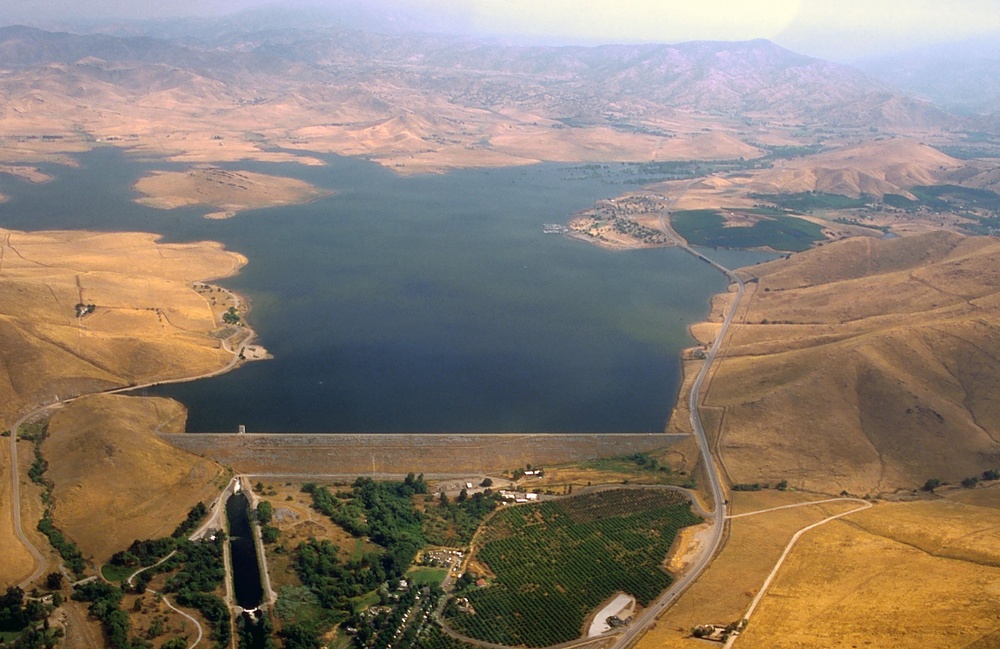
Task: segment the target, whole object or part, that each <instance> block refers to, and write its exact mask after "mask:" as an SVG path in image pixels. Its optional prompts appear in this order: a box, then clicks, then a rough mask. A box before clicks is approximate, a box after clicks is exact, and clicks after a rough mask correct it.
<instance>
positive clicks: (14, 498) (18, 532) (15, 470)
mask: <svg viewBox="0 0 1000 649" xmlns="http://www.w3.org/2000/svg"><path fill="white" fill-rule="evenodd" d="M222 290H224V291H226V293H228V294H229V296H230V298H231V299H232V300H233V303H234V304H236V305H237V306H239V305H240V298H239V296H238V295H237V294H236V293H233V292H232V291H230V290H229V289H226V288H223V289H222ZM237 329H238V332H237V333H234V334H233V335H232V336H230V337H229V338H227V339H226V340H223V341H222V347H223V349H225V350H226V351H228V352H230V353H231V354H232V355H233V357H232V358H231V359H230V361H229V362H228V363H227V364H226V365H225V366H223V367H222V368H220V369H218V370H214V371H212V372H206V373H203V374H199V375H197V376H187V377H182V378H176V379H165V380H161V381H151V382H149V383H143V384H138V385H128V386H125V387H121V388H112V389H110V390H102V391H100V392H95V393H88V394H119V393H122V392H132V391H134V390H141V389H143V388H151V387H153V386H156V385H166V384H169V383H187V382H189V381H197V380H199V379H207V378H211V377H213V376H218V375H220V374H225V373H226V372H228V371H230V370H232V369H233V368H234V367H236V365H237V364H238V363H239V362H240V360H242V356H243V351H244V349H245V348H246V347H247V346H248V345H249V344H250V343H251V342H252V341H253V339H254V332H253V329H250V328H249V327H245V326H242V325H238V326H237ZM239 334H245V335H244V336H243V340H242V341H241V342H240V344H239V345H238V346H237V347H236V349H235V350H233V349H231V348H230V347H229V344H228V342H229V340H230V339H232V338H234V337H235V336H237V335H239ZM83 396H88V395H77V396H74V397H68V398H65V399H59V398H56V399H55V400H53V401H51V402H49V403H47V404H45V405H42V406H40V407H38V408H35V409H34V410H32V411H31V412H28V413H27V414H25V415H24V416H22V417H21V418H20V419H19V420H17V422H16V423H15V424H14V425H13V426H12V427H11V429H10V481H11V497H10V502H11V504H10V509H11V520H12V523H13V529H14V534H15V536H17V539H18V540H19V541H20V542H21V544H22V545H23V546H24V547H25V549H26V550H27V551H28V552H29V553H30V554H31V556H32V559H34V561H35V563H36V567H35V571H34V572H32V573H31V575H30V576H29V577H28V578H26V579H25V580H24V581H22V582H21V583H20V584H19V586H20V587H21V588H22V589H24V590H27V589H28V587H30V585H31V584H32V582H34V581H36V580H38V579H39V578H40V577H41V576H42V574H43V573H44V572H45V557H44V556H43V555H42V553H41V552H40V551H39V550H38V548H37V547H35V545H34V544H33V543H32V542H31V541H30V540H29V539H28V537H27V536H26V535H25V534H24V528H23V525H22V522H21V483H20V476H19V475H18V474H19V467H18V459H17V431H18V430H20V428H21V426H22V425H23V424H24V423H25V422H26V421H29V420H31V419H34V418H36V417H38V416H39V415H41V414H43V413H45V412H47V411H49V410H55V409H57V408H61V407H63V406H64V405H66V404H67V403H71V402H73V401H75V400H77V399H79V398H80V397H83Z"/></svg>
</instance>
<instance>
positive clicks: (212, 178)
mask: <svg viewBox="0 0 1000 649" xmlns="http://www.w3.org/2000/svg"><path fill="white" fill-rule="evenodd" d="M133 189H135V190H136V191H137V192H139V193H140V194H142V195H143V197H142V198H138V199H136V202H137V203H141V204H143V205H148V206H150V207H155V208H159V209H173V208H175V207H183V206H186V205H204V206H208V207H210V208H214V209H216V210H217V211H215V212H211V213H208V214H206V215H205V218H209V219H226V218H230V217H233V216H236V214H237V213H238V212H241V211H243V210H250V209H256V208H263V207H276V206H279V205H292V204H297V203H305V202H308V201H311V200H315V199H317V198H321V197H323V196H328V195H329V194H330V192H327V191H323V190H321V189H319V188H316V187H313V186H312V185H310V184H309V183H307V182H304V181H301V180H296V179H295V178H283V177H281V176H269V175H267V174H259V173H253V172H250V171H226V170H225V169H219V168H217V167H201V168H196V169H191V170H189V171H158V172H154V173H153V174H152V175H150V176H146V177H145V178H142V179H140V180H139V181H138V182H136V184H135V185H134V187H133Z"/></svg>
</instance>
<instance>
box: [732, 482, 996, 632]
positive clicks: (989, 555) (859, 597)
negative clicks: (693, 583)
mask: <svg viewBox="0 0 1000 649" xmlns="http://www.w3.org/2000/svg"><path fill="white" fill-rule="evenodd" d="M994 491H996V490H994ZM998 514H1000V512H998V511H997V510H995V509H993V510H990V509H986V508H982V507H971V506H968V505H963V504H960V503H956V502H953V501H934V502H921V503H899V504H885V505H880V506H878V507H876V508H874V509H870V510H867V511H864V512H861V513H859V514H856V515H853V516H851V517H850V518H849V519H847V521H846V522H840V521H836V522H833V523H830V524H829V525H826V526H823V527H821V528H818V529H816V530H813V531H812V532H810V533H809V534H807V535H806V536H804V537H803V538H802V540H801V541H800V544H799V545H798V546H797V547H796V549H795V550H794V551H793V553H792V555H791V556H790V557H789V559H788V561H786V562H785V565H784V566H783V567H782V570H781V572H779V574H778V577H777V579H776V580H775V582H774V583H773V585H772V587H771V590H770V591H769V592H768V594H767V595H766V596H765V597H764V598H763V600H762V601H761V604H760V606H759V608H758V610H757V613H756V614H755V615H754V617H753V619H752V620H751V621H750V625H749V627H748V629H747V631H746V633H745V634H744V635H743V637H741V638H740V640H739V641H737V646H738V647H748V648H752V647H768V648H777V647H831V648H833V647H844V648H847V647H859V646H878V647H890V646H891V647H900V648H907V647H914V648H921V649H924V648H932V647H942V648H944V647H966V646H969V647H972V646H977V647H987V646H991V645H990V644H989V642H990V641H989V640H988V638H989V637H990V636H992V637H993V639H994V640H995V639H996V638H997V634H998V633H1000V623H998V619H1000V568H998V567H997V566H998V565H1000V564H998V563H997V558H1000V545H997V544H996V538H997V537H996V525H997V522H998V520H1000V516H998ZM990 541H992V542H990ZM959 555H961V556H962V557H963V558H959ZM981 639H982V641H981ZM980 641H981V642H980ZM977 642H980V644H978V645H977V644H975V643H977Z"/></svg>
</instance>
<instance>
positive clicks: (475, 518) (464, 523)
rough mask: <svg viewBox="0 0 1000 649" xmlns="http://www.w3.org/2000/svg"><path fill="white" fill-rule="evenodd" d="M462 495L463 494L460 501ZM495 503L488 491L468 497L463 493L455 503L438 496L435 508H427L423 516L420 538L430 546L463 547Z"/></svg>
mask: <svg viewBox="0 0 1000 649" xmlns="http://www.w3.org/2000/svg"><path fill="white" fill-rule="evenodd" d="M487 480H489V478H487ZM484 482H485V480H484ZM490 484H492V480H491V481H490ZM462 494H465V497H464V498H463V497H462ZM499 502H500V499H499V497H498V496H497V495H496V494H494V493H493V492H492V491H491V490H490V489H486V491H481V492H477V493H474V494H472V496H471V497H469V495H468V492H467V491H466V490H465V489H463V490H462V491H461V493H459V496H458V498H457V499H456V502H449V501H448V497H447V496H446V495H445V494H444V493H442V494H441V497H440V498H439V499H438V506H437V507H428V508H427V510H426V511H425V512H424V535H425V536H426V537H427V540H428V541H429V542H430V543H433V544H434V545H454V544H456V543H457V544H460V545H466V544H468V543H469V541H471V540H472V535H473V534H475V533H476V529H477V528H478V527H479V525H480V523H482V522H483V519H484V518H486V517H487V516H488V515H489V514H490V512H492V511H493V510H495V509H496V508H497V506H498V504H499Z"/></svg>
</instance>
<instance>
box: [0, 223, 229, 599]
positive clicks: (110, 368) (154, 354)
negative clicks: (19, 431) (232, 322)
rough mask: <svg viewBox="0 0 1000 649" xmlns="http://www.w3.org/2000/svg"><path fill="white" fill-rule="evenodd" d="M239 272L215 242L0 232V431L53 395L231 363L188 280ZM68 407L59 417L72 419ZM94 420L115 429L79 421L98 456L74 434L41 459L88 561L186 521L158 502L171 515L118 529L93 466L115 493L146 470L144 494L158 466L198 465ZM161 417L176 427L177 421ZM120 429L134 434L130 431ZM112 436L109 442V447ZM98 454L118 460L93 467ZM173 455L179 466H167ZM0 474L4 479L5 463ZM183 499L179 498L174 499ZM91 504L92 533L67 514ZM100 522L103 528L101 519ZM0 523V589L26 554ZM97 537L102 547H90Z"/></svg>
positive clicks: (33, 496) (29, 512)
mask: <svg viewBox="0 0 1000 649" xmlns="http://www.w3.org/2000/svg"><path fill="white" fill-rule="evenodd" d="M244 263H246V260H245V259H244V258H243V257H242V256H240V255H237V254H233V253H229V252H226V251H224V250H223V249H222V247H221V246H220V245H218V244H214V243H202V244H161V243H157V242H156V237H155V236H154V235H150V234H138V233H120V234H97V233H88V232H36V233H23V232H15V231H8V230H2V231H0V360H2V363H0V422H2V424H3V427H4V428H9V427H10V426H12V425H13V423H14V421H15V420H16V418H17V416H18V415H19V414H21V413H24V412H26V411H29V410H31V409H33V408H35V407H37V406H39V405H41V404H44V403H47V402H51V401H53V400H54V399H55V398H57V397H58V398H66V397H69V396H73V395H77V394H83V393H89V392H94V391H99V390H104V389H108V388H111V387H117V386H124V385H128V384H130V383H142V382H151V381H157V380H163V379H167V378H174V377H183V376H190V375H192V374H198V373H204V372H211V371H215V370H218V369H220V368H222V367H224V366H225V365H226V363H227V362H228V361H229V360H230V359H231V358H232V357H231V355H230V354H229V353H228V352H226V351H225V350H224V349H222V348H221V345H220V343H219V341H218V340H217V339H215V338H212V337H211V336H209V335H208V334H209V333H211V332H212V331H213V330H215V329H216V312H217V311H218V310H219V308H220V306H221V305H218V306H213V305H212V304H210V302H209V300H208V299H207V298H206V297H203V296H202V295H199V293H198V292H196V291H195V290H193V289H192V288H191V284H192V282H193V281H194V280H196V279H209V278H214V277H221V276H226V275H230V274H232V273H234V272H236V271H237V270H238V269H239V268H240V267H241V266H242V265H243V264H244ZM78 303H84V304H94V305H95V306H96V310H95V312H94V313H92V314H88V315H86V316H84V317H83V318H78V317H77V316H76V304H78ZM75 408H76V406H74V407H71V408H70V409H68V410H67V412H74V413H78V412H80V410H79V409H75ZM79 408H83V405H82V404H80V406H79ZM104 416H105V417H107V418H108V421H114V422H116V424H115V426H114V427H112V426H110V425H109V426H107V427H104V428H102V427H101V425H100V422H99V420H91V421H90V422H89V425H90V426H92V427H93V434H94V436H95V438H98V439H101V440H102V442H101V443H102V444H104V446H103V447H102V446H97V445H88V444H87V443H86V440H84V439H83V438H80V437H79V434H80V433H79V431H78V430H77V431H67V432H71V433H72V434H71V435H70V437H66V438H65V440H68V439H70V438H71V437H72V439H73V440H75V441H74V443H75V444H77V447H76V448H75V449H73V450H72V451H71V453H70V455H66V456H63V455H62V452H63V451H62V450H55V451H46V455H47V456H49V457H48V459H49V460H50V465H51V467H52V468H51V469H50V470H51V471H52V472H53V473H52V476H50V478H52V479H54V480H56V483H57V494H58V495H57V500H58V501H59V507H57V520H59V521H60V522H65V523H66V524H67V526H68V527H71V528H73V529H72V530H70V529H67V531H68V532H69V533H70V536H72V537H73V538H74V539H75V540H77V541H78V542H80V544H81V546H84V549H85V551H87V552H88V553H91V554H93V555H94V556H95V557H103V556H106V555H107V554H108V553H110V552H113V551H114V550H117V549H120V547H121V545H120V544H122V543H124V544H125V545H127V543H128V542H130V541H131V540H132V538H134V536H140V535H142V534H146V533H147V531H148V530H149V529H151V528H149V525H151V524H152V523H151V522H150V521H153V520H154V519H159V520H158V523H157V524H156V525H157V528H159V527H163V526H165V525H166V524H167V522H168V521H171V520H173V518H174V517H176V516H177V515H180V516H183V514H184V513H185V505H184V504H183V503H181V504H178V503H174V504H173V505H172V506H168V505H167V504H166V503H164V502H160V503H159V504H158V505H157V506H158V507H160V508H161V510H162V509H168V510H169V512H170V513H168V514H163V513H162V511H161V512H159V513H146V514H143V513H142V512H141V511H132V512H130V513H129V514H127V515H126V516H125V517H124V519H123V520H122V521H121V522H120V523H118V522H116V521H117V520H118V519H117V518H116V517H115V516H112V515H111V514H116V515H117V514H119V513H121V512H119V511H118V510H117V509H116V507H118V506H119V505H122V503H115V502H113V499H110V497H107V493H106V490H107V489H108V487H107V486H104V485H106V483H105V480H107V479H108V477H107V475H105V474H103V473H101V470H103V469H106V468H108V465H107V464H102V463H101V462H105V463H106V462H111V464H112V465H113V466H112V468H113V469H114V471H113V472H112V475H115V476H116V477H117V478H120V479H121V480H122V482H121V484H130V483H131V484H141V483H142V482H143V480H145V479H146V478H147V473H149V472H150V470H151V468H152V473H151V477H152V479H153V484H156V485H158V487H159V488H167V487H168V486H172V483H170V481H169V480H165V479H164V476H165V475H167V473H168V467H173V469H177V468H178V467H180V466H181V465H183V466H185V467H186V468H185V471H189V470H191V468H192V467H194V466H202V465H203V464H204V465H207V464H208V463H203V462H201V461H196V462H194V463H192V461H191V459H190V456H188V455H187V454H183V453H179V452H178V451H176V450H175V449H173V448H172V447H170V446H168V445H166V444H163V443H162V442H159V441H158V440H155V439H154V440H145V439H144V438H143V437H142V434H143V433H147V434H148V432H149V431H151V430H152V429H153V428H155V426H156V424H155V423H154V424H152V425H149V422H148V421H144V420H143V419H142V417H140V416H138V415H137V414H136V413H134V412H128V411H127V410H126V411H125V412H124V413H121V414H120V415H119V416H118V419H115V415H113V414H112V413H111V412H105V413H104ZM171 416H172V417H174V418H175V419H176V420H177V421H178V422H183V413H180V412H176V413H173V414H172V415H171ZM128 425H136V426H138V428H137V429H136V430H135V431H131V432H130V431H129V430H128ZM113 433H116V434H117V437H115V438H114V439H112V438H110V437H108V436H111V435H112V434H113ZM74 436H75V437H74ZM65 440H63V441H65ZM4 441H6V440H4ZM60 443H61V441H60V439H59V438H55V437H54V438H53V440H52V442H50V445H54V446H53V448H56V447H58V445H59V444H60ZM154 448H159V449H160V451H161V452H162V453H163V454H164V455H163V456H162V458H163V460H164V464H163V466H159V465H158V462H159V461H160V457H153V456H151V455H150V454H149V452H150V449H154ZM23 449H24V450H23V451H22V453H20V454H19V456H20V459H21V464H22V467H21V473H22V478H23V480H22V484H24V485H25V486H24V487H23V491H22V496H23V497H22V501H23V508H24V509H23V514H24V515H23V519H24V521H25V525H24V527H25V529H26V531H27V533H28V534H30V535H32V536H35V535H36V534H37V533H36V532H35V531H34V521H37V520H38V518H39V516H40V515H41V504H40V502H39V500H38V497H39V493H38V490H37V488H35V487H34V486H31V485H28V483H27V477H26V475H27V467H28V465H30V462H31V459H32V453H31V448H30V445H27V446H25V447H23ZM101 452H106V453H111V454H112V455H114V454H117V455H115V456H114V457H113V458H112V457H111V456H107V457H104V458H102V457H100V453H101ZM4 453H5V454H6V450H5V451H4ZM181 457H183V458H185V459H184V460H183V461H179V460H177V458H181ZM2 464H3V469H2V471H3V472H4V473H6V472H7V467H8V466H9V462H8V461H3V463H2ZM129 471H132V473H131V474H129V473H128V472H129ZM157 471H160V473H157ZM116 472H117V473H116ZM171 475H172V476H173V477H172V478H171V479H173V478H176V474H171ZM53 476H54V477H53ZM8 482H9V478H8V480H5V481H4V483H3V487H2V488H0V502H2V503H3V506H4V508H5V509H6V508H7V507H9V487H8V486H7V485H8ZM182 482H183V481H182ZM92 485H93V486H94V487H95V492H94V494H93V495H92V496H91V495H87V496H83V495H81V494H80V493H79V492H80V490H82V489H84V488H87V489H89V488H90V487H91V486H92ZM115 486H120V485H115ZM102 490H104V492H105V493H103V495H102ZM188 496H189V494H187V493H186V492H183V491H182V495H181V501H184V500H185V499H186V498H188ZM63 497H65V500H63ZM91 497H93V498H96V499H97V501H100V502H99V503H98V505H99V507H104V508H105V509H103V510H101V512H102V514H101V515H99V516H95V517H94V520H95V521H98V523H97V525H99V526H101V527H100V528H99V529H98V528H97V527H96V526H95V525H94V524H91V523H88V522H86V521H84V520H83V519H84V518H86V516H85V515H84V514H83V513H82V512H83V510H82V509H81V510H79V511H75V510H74V508H75V507H82V508H86V507H89V506H91V505H93V503H89V504H88V501H87V499H88V498H91ZM124 498H125V500H126V501H128V499H129V498H138V497H137V496H135V495H134V494H131V495H127V496H124ZM154 500H156V499H154ZM192 504H193V503H192ZM123 506H125V507H126V509H125V510H123V511H126V512H129V510H128V506H127V503H126V505H123ZM188 506H190V505H188ZM171 507H172V508H171ZM60 508H61V511H60ZM130 516H131V517H132V518H134V519H135V520H132V519H130ZM143 516H146V517H147V518H146V519H145V521H146V522H144V523H140V524H138V527H136V528H135V529H136V530H137V531H135V532H133V531H131V529H132V528H131V527H130V526H131V525H132V524H133V523H135V521H141V520H142V519H143ZM60 517H61V518H60ZM106 517H109V518H110V520H111V523H108V522H106V521H105V520H104V519H105V518H106ZM3 521H4V522H3V523H0V537H3V538H7V539H8V541H9V543H7V542H5V544H4V547H5V548H9V550H8V554H7V556H8V560H5V561H4V562H3V566H2V568H0V581H2V582H4V583H13V582H14V581H15V580H16V579H17V578H18V577H24V576H26V573H27V572H30V568H27V569H26V567H25V566H26V565H27V563H26V562H27V561H28V559H27V555H26V554H24V553H23V550H22V549H21V548H20V547H19V544H17V543H16V542H14V540H13V538H11V525H10V522H9V518H8V517H6V516H5V517H3ZM78 527H79V529H77V528H78ZM168 531H169V530H168ZM78 535H79V536H78ZM99 536H105V537H107V538H106V539H98V538H97V537H99ZM126 537H127V538H126ZM36 545H37V546H38V547H40V548H43V549H44V550H45V551H46V552H47V551H48V550H47V548H48V545H47V543H46V542H45V541H44V539H41V538H39V539H38V542H37V543H36ZM112 546H114V547H112Z"/></svg>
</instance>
